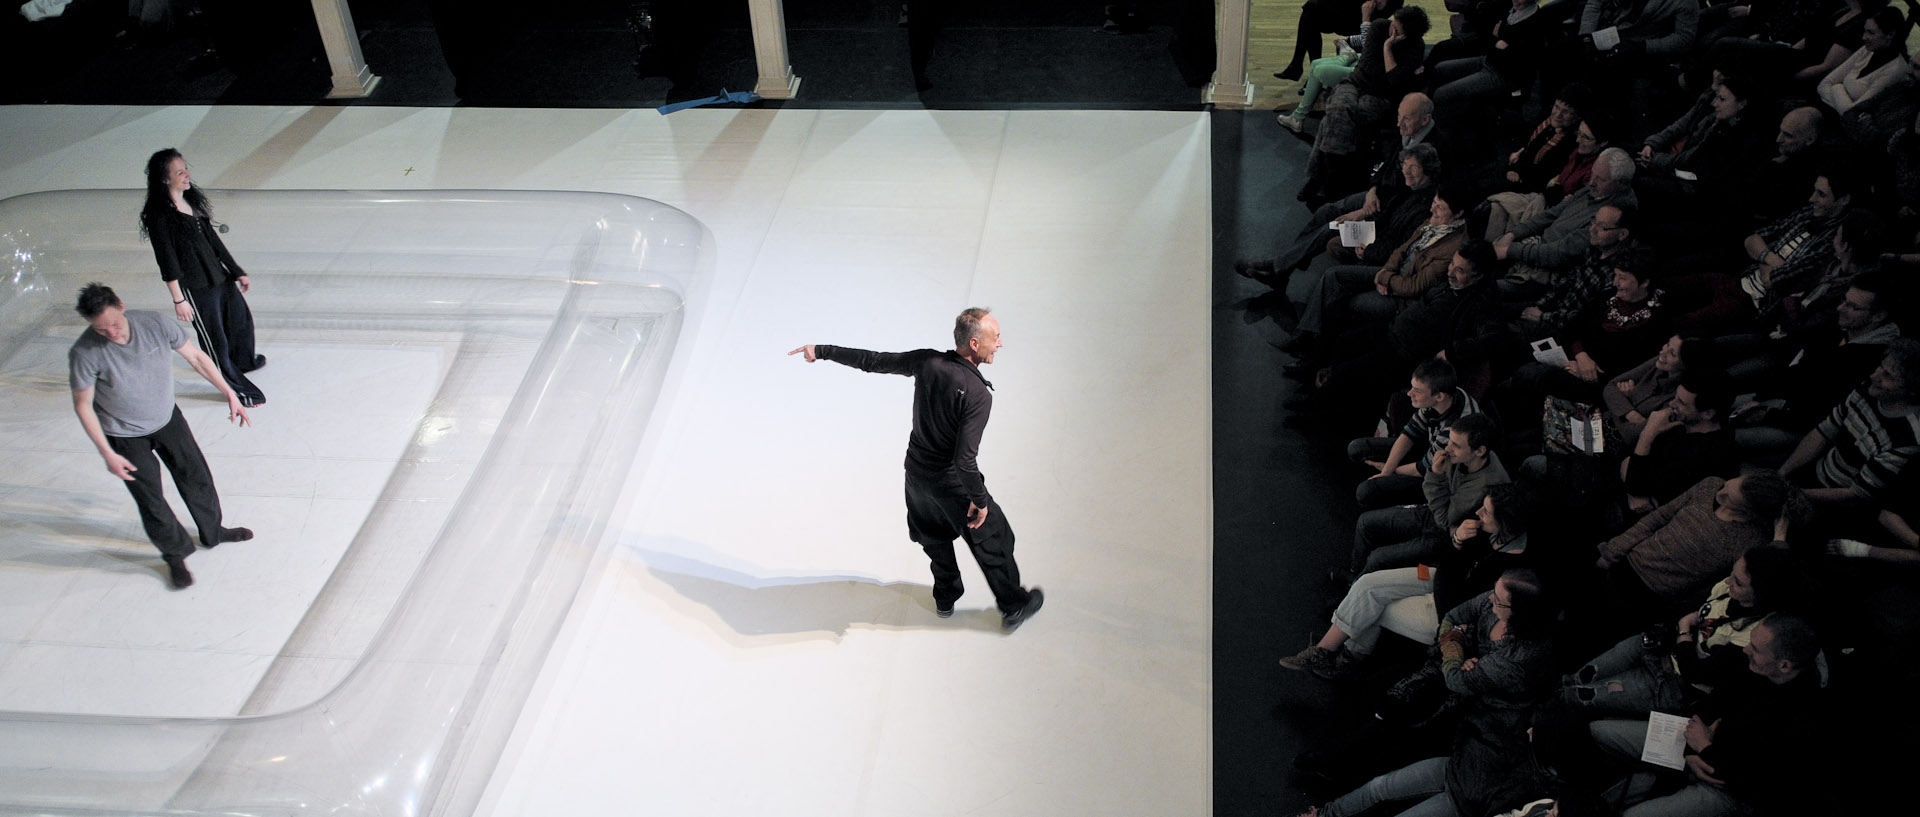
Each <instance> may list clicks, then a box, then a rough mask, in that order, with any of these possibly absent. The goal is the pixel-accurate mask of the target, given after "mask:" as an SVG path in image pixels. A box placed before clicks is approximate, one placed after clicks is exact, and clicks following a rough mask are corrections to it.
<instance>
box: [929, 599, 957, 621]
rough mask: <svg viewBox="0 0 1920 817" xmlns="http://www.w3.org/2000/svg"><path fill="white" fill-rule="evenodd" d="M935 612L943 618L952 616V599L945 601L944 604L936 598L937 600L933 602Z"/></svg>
mask: <svg viewBox="0 0 1920 817" xmlns="http://www.w3.org/2000/svg"><path fill="white" fill-rule="evenodd" d="M933 614H934V615H936V616H939V617H941V618H948V617H950V616H952V615H953V602H950V601H949V602H946V603H944V604H942V603H941V602H939V601H937V600H936V601H935V602H934V603H933Z"/></svg>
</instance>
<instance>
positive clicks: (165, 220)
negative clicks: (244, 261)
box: [147, 210, 247, 290]
mask: <svg viewBox="0 0 1920 817" xmlns="http://www.w3.org/2000/svg"><path fill="white" fill-rule="evenodd" d="M147 239H148V240H149V241H151V242H152V243H153V260H154V261H155V262H156V263H158V264H159V265H160V280H162V281H179V282H180V286H181V287H182V288H185V289H189V290H194V289H208V288H211V287H216V286H220V285H221V284H225V283H226V282H228V281H231V280H233V279H235V278H239V277H240V276H242V275H245V274H247V273H246V271H245V270H242V269H241V268H240V264H239V262H237V261H234V260H233V255H232V254H231V253H229V252H227V245H225V244H223V243H221V242H220V233H219V232H218V231H216V230H215V229H214V228H213V219H211V218H208V217H206V216H199V215H194V216H190V215H187V214H186V213H182V212H180V211H178V210H168V211H166V212H163V213H160V214H158V215H157V216H156V217H155V218H153V219H151V220H150V221H148V222H147Z"/></svg>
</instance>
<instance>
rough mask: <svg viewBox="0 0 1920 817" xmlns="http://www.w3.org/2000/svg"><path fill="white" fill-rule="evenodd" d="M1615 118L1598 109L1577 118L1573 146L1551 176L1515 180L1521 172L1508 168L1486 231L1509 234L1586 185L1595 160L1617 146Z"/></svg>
mask: <svg viewBox="0 0 1920 817" xmlns="http://www.w3.org/2000/svg"><path fill="white" fill-rule="evenodd" d="M1554 104H1556V105H1558V104H1561V103H1559V102H1556V103H1554ZM1549 121H1551V120H1549ZM1612 121H1613V120H1612V119H1610V118H1608V117H1606V116H1605V115H1604V114H1602V113H1600V112H1598V111H1594V112H1592V113H1590V114H1586V115H1583V116H1582V117H1581V118H1580V120H1579V121H1578V122H1575V123H1574V124H1573V125H1572V126H1571V127H1570V128H1569V129H1568V134H1567V138H1566V142H1567V144H1568V146H1569V150H1567V151H1566V152H1565V153H1564V156H1565V159H1564V160H1563V161H1562V162H1560V164H1559V166H1558V167H1554V168H1550V170H1551V172H1552V173H1553V175H1551V176H1541V177H1538V178H1535V177H1534V176H1533V175H1528V176H1519V179H1518V180H1517V181H1513V180H1511V179H1512V178H1513V177H1515V176H1518V174H1516V173H1514V171H1511V170H1509V171H1507V173H1508V176H1509V178H1510V181H1509V183H1508V184H1507V185H1506V188H1507V189H1506V190H1503V191H1501V192H1498V193H1495V194H1493V195H1491V196H1488V197H1487V226H1486V229H1485V230H1484V231H1483V233H1482V234H1483V235H1487V236H1490V237H1493V238H1498V237H1500V236H1502V235H1506V233H1507V229H1508V228H1509V227H1512V226H1513V225H1515V224H1518V223H1520V222H1522V221H1526V220H1527V219H1530V218H1533V217H1534V216H1536V215H1539V214H1540V211H1542V210H1545V209H1547V208H1548V207H1552V206H1553V205H1556V204H1559V203H1560V202H1561V201H1562V200H1563V199H1565V198H1566V197H1567V194H1568V193H1578V192H1580V191H1581V190H1583V189H1585V188H1586V186H1587V182H1588V181H1589V180H1590V179H1592V178H1593V164H1594V161H1595V160H1597V159H1599V158H1600V152H1601V151H1603V150H1606V149H1607V148H1609V147H1612V146H1613V145H1612V141H1613V139H1614V137H1615V134H1614V133H1613V131H1611V130H1609V128H1611V127H1612V125H1611V123H1612ZM1542 127H1545V124H1543V125H1542ZM1547 158H1549V159H1550V158H1552V157H1547Z"/></svg>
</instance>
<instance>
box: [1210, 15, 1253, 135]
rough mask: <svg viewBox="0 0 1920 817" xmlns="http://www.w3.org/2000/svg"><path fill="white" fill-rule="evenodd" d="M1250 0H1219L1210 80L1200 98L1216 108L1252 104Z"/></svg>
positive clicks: (1249, 105)
mask: <svg viewBox="0 0 1920 817" xmlns="http://www.w3.org/2000/svg"><path fill="white" fill-rule="evenodd" d="M1252 6H1253V2H1252V0H1220V18H1219V23H1220V24H1219V27H1218V28H1216V29H1214V31H1215V32H1216V33H1215V36H1214V41H1215V45H1214V55H1215V58H1214V64H1213V82H1211V83H1208V85H1207V94H1206V96H1205V97H1204V98H1203V100H1202V101H1205V102H1210V103H1212V104H1213V105H1214V107H1218V108H1250V107H1253V83H1251V82H1248V81H1247V27H1248V25H1249V22H1250V15H1251V12H1252Z"/></svg>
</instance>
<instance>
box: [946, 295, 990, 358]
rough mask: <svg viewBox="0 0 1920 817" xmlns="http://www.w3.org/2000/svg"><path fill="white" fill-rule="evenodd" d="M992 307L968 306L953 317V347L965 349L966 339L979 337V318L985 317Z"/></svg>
mask: <svg viewBox="0 0 1920 817" xmlns="http://www.w3.org/2000/svg"><path fill="white" fill-rule="evenodd" d="M992 311H993V308H992V307H988V306H974V307H968V308H967V309H965V310H962V311H961V312H960V317H957V318H954V319H953V348H955V349H958V350H960V351H963V352H964V351H966V349H967V341H970V340H973V339H974V338H977V337H980V319H982V318H985V317H986V316H987V313H989V312H992Z"/></svg>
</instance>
